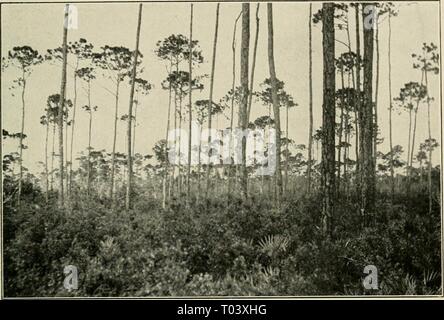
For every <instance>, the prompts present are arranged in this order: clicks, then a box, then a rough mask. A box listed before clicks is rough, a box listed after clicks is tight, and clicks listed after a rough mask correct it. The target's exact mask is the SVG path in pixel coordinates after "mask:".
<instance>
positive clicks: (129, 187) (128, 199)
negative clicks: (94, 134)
mask: <svg viewBox="0 0 444 320" xmlns="http://www.w3.org/2000/svg"><path fill="white" fill-rule="evenodd" d="M141 22H142V4H139V18H138V20H137V33H136V49H135V50H134V61H133V70H132V73H131V91H130V101H129V108H128V128H127V138H128V142H127V147H128V153H127V158H128V159H127V165H128V173H127V182H126V197H125V208H126V210H129V209H131V207H132V203H131V192H132V187H133V185H132V183H133V157H132V152H131V147H132V146H131V133H132V132H131V131H132V117H133V103H134V86H135V84H136V71H137V58H138V55H139V39H140V24H141Z"/></svg>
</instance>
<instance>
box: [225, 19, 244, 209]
mask: <svg viewBox="0 0 444 320" xmlns="http://www.w3.org/2000/svg"><path fill="white" fill-rule="evenodd" d="M241 15H242V11H241V12H240V13H239V15H238V16H237V18H236V20H235V21H234V28H233V41H232V44H231V50H232V52H233V65H232V66H233V67H232V75H233V77H232V82H231V93H232V96H231V107H230V142H229V151H230V152H229V154H230V170H229V177H228V186H227V189H228V190H227V195H228V201H229V200H230V198H231V191H232V188H233V183H235V178H234V177H233V173H234V175H235V172H233V168H235V166H234V165H233V164H232V163H231V162H232V159H233V121H234V99H235V92H234V90H235V85H236V27H237V22H238V21H239V19H240V17H241ZM234 171H235V170H234Z"/></svg>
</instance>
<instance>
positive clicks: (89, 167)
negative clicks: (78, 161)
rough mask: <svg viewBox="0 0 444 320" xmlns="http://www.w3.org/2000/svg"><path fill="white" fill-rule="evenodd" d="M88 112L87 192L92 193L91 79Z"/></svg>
mask: <svg viewBox="0 0 444 320" xmlns="http://www.w3.org/2000/svg"><path fill="white" fill-rule="evenodd" d="M88 110H89V111H88V113H89V128H88V174H87V181H86V185H87V187H86V190H87V191H86V194H87V195H88V197H89V196H90V195H91V135H92V110H91V81H90V80H89V81H88Z"/></svg>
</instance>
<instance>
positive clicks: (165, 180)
mask: <svg viewBox="0 0 444 320" xmlns="http://www.w3.org/2000/svg"><path fill="white" fill-rule="evenodd" d="M170 67H172V65H170ZM170 69H171V68H170ZM170 118H171V81H170V82H169V88H168V118H167V127H166V134H165V151H164V152H165V172H164V175H163V179H162V208H163V209H165V208H166V199H167V185H168V188H171V183H168V175H169V172H168V171H169V161H168V133H169V131H170Z"/></svg>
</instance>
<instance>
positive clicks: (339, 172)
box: [336, 66, 345, 194]
mask: <svg viewBox="0 0 444 320" xmlns="http://www.w3.org/2000/svg"><path fill="white" fill-rule="evenodd" d="M344 88H345V84H344V68H343V67H342V66H341V89H342V92H341V97H340V101H341V115H340V123H339V132H338V172H337V190H336V191H337V192H338V194H339V192H340V190H341V152H342V145H341V143H342V132H343V127H344V104H345V99H344V98H345V97H344Z"/></svg>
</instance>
